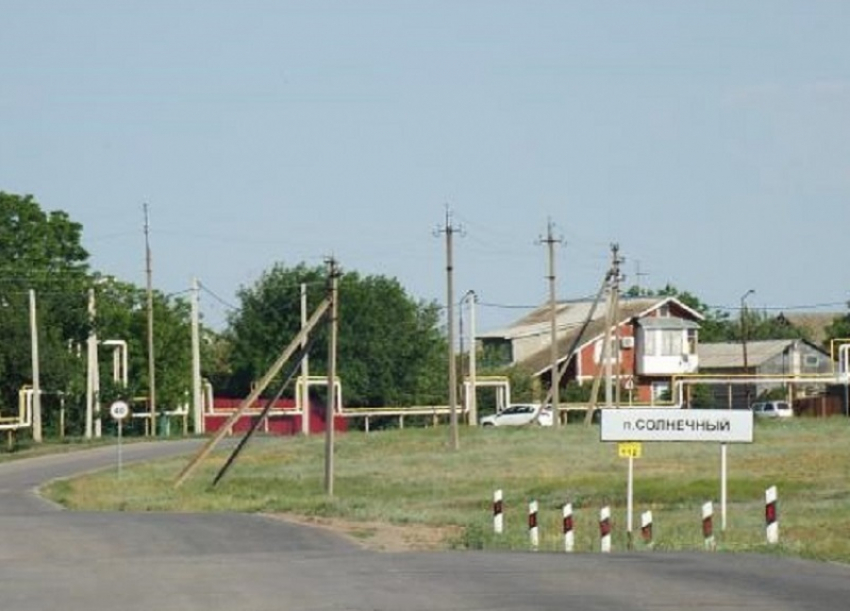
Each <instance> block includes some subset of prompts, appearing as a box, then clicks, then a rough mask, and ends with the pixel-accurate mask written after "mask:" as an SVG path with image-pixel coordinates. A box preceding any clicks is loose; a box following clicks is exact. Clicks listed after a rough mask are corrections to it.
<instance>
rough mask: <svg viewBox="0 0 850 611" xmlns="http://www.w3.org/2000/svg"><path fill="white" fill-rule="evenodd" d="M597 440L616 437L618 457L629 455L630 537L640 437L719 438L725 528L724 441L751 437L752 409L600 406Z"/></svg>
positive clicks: (661, 438)
mask: <svg viewBox="0 0 850 611" xmlns="http://www.w3.org/2000/svg"><path fill="white" fill-rule="evenodd" d="M600 439H601V441H616V442H618V445H617V452H618V454H619V456H620V457H622V458H628V459H629V486H628V497H629V498H628V503H627V511H628V516H627V520H626V523H627V526H626V528H627V537H628V542H629V544H631V540H632V494H633V483H632V477H633V468H634V467H633V464H632V461H633V460H634V458H639V457H640V453H641V446H640V443H639V442H641V441H680V442H681V441H703V442H720V444H721V447H720V505H721V529H722V530H724V531H725V530H726V504H727V494H726V491H727V484H726V482H727V461H726V444H727V443H751V442H752V441H753V413H752V412H751V411H750V410H736V411H732V410H717V409H699V410H691V409H676V408H627V409H619V408H618V409H603V410H602V418H601V421H600Z"/></svg>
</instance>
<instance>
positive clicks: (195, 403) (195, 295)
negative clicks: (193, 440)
mask: <svg viewBox="0 0 850 611" xmlns="http://www.w3.org/2000/svg"><path fill="white" fill-rule="evenodd" d="M200 292H201V288H200V283H199V282H198V279H197V278H192V410H193V411H192V415H193V418H194V420H195V434H196V435H200V434H202V433H203V432H204V407H203V399H202V398H201V329H200V327H201V321H200V318H201V316H200V312H199V309H200V308H199V304H198V301H199V299H200Z"/></svg>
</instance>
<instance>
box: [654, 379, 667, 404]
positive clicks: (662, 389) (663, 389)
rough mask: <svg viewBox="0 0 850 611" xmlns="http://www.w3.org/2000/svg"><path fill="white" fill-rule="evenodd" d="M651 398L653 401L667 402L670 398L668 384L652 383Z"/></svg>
mask: <svg viewBox="0 0 850 611" xmlns="http://www.w3.org/2000/svg"><path fill="white" fill-rule="evenodd" d="M652 398H653V400H655V401H669V400H670V398H671V396H670V382H653V383H652Z"/></svg>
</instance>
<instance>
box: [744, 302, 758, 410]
mask: <svg viewBox="0 0 850 611" xmlns="http://www.w3.org/2000/svg"><path fill="white" fill-rule="evenodd" d="M753 293H755V290H753V289H750V290H749V291H747V292H746V293H744V294H743V295H741V348H742V350H743V353H744V374H745V375H746V374H747V370H748V369H749V365H750V364H749V362H748V361H747V297H749V296H750V295H752V294H753ZM744 387H745V389H746V397H747V407H750V385H749V384H745V385H744Z"/></svg>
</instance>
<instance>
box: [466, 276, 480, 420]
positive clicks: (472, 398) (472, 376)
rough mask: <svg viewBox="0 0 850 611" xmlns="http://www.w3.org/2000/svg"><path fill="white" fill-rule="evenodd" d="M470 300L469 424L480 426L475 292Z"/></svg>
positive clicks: (471, 292) (469, 297) (469, 296)
mask: <svg viewBox="0 0 850 611" xmlns="http://www.w3.org/2000/svg"><path fill="white" fill-rule="evenodd" d="M466 297H467V298H468V299H469V424H470V425H471V426H477V425H478V365H477V354H476V345H475V300H476V295H475V291H473V290H469V291H467V293H466Z"/></svg>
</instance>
